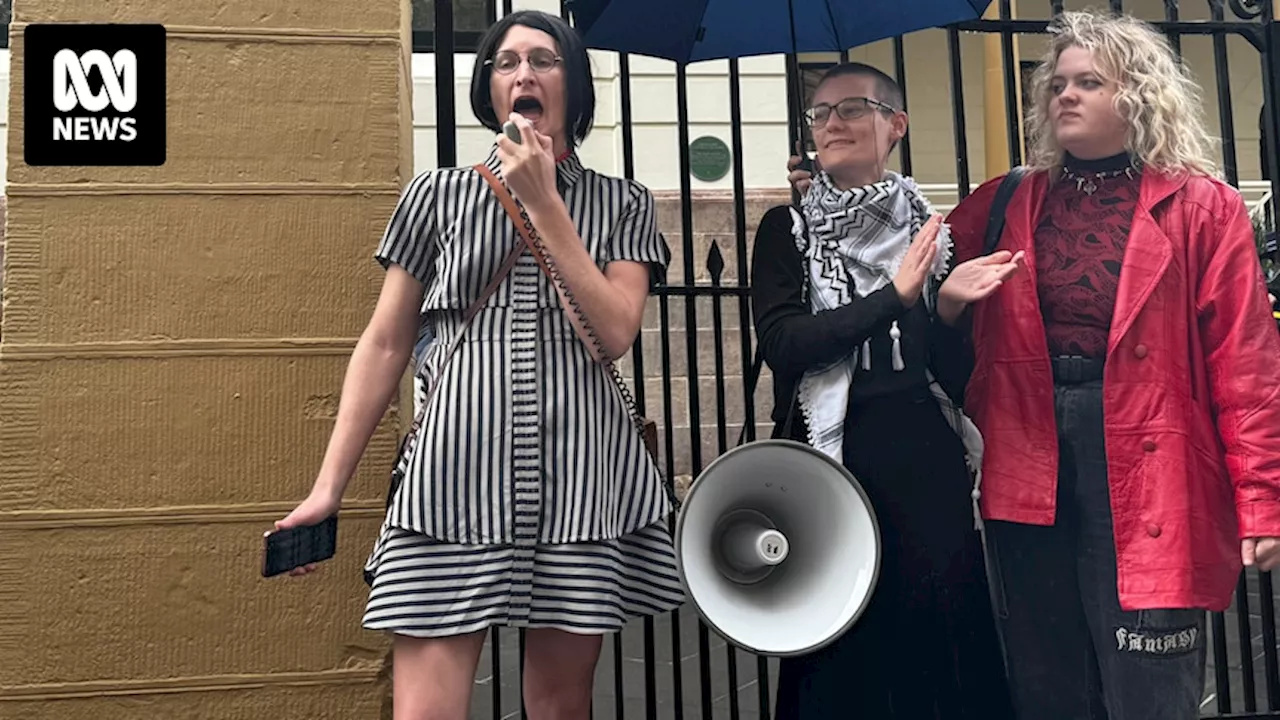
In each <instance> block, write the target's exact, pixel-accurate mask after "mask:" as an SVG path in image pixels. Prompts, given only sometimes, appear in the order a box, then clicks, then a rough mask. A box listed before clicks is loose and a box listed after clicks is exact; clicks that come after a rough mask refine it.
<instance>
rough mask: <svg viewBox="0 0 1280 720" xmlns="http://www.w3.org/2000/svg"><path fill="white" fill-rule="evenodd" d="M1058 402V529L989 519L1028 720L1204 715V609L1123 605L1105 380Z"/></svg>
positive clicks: (1009, 645) (999, 599) (1021, 713)
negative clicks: (1139, 608) (1105, 416)
mask: <svg viewBox="0 0 1280 720" xmlns="http://www.w3.org/2000/svg"><path fill="white" fill-rule="evenodd" d="M1056 406H1057V422H1058V442H1059V446H1060V450H1059V471H1058V496H1057V507H1058V511H1057V522H1056V523H1055V524H1054V525H1053V526H1051V527H1042V526H1034V525H1021V524H1015V523H1006V522H997V521H990V522H988V523H987V542H988V550H989V551H990V552H991V555H992V568H993V575H994V576H995V577H993V582H995V583H996V591H997V592H996V611H997V614H998V615H999V617H1000V622H1001V626H1002V630H1003V635H1004V642H1005V646H1006V649H1007V652H1008V659H1009V679H1010V683H1011V685H1012V688H1013V694H1014V701H1015V705H1016V706H1017V709H1018V717H1019V718H1023V719H1025V720H1191V719H1192V718H1196V717H1199V705H1200V697H1201V695H1202V693H1203V689H1204V664H1205V638H1204V629H1205V613H1204V611H1202V610H1189V609H1177V608H1174V609H1163V610H1142V611H1136V612H1126V611H1123V610H1121V609H1120V598H1119V593H1118V591H1117V589H1116V550H1115V539H1114V537H1113V533H1112V526H1111V495H1110V488H1109V486H1108V483H1107V458H1106V450H1105V445H1104V443H1103V425H1102V383H1101V382H1092V383H1087V384H1082V385H1076V386H1065V387H1062V386H1060V387H1058V388H1057V390H1056Z"/></svg>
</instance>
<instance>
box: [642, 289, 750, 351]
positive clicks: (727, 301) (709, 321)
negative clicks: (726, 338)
mask: <svg viewBox="0 0 1280 720" xmlns="http://www.w3.org/2000/svg"><path fill="white" fill-rule="evenodd" d="M688 302H689V300H688V298H683V297H668V298H666V311H665V313H664V312H663V307H662V305H663V301H662V299H660V298H658V297H656V296H650V297H649V299H648V301H647V302H646V303H645V306H644V317H643V318H642V319H641V324H640V326H641V327H642V328H645V329H650V330H659V329H661V328H662V318H663V316H664V315H665V317H666V319H667V327H668V328H669V329H670V330H671V336H672V338H673V342H674V338H676V337H679V338H680V342H684V331H685V328H686V327H687V322H688V318H687V317H686V310H687V304H688ZM717 305H719V307H720V322H721V326H722V328H723V329H724V331H726V332H727V331H729V330H740V329H741V327H742V325H741V320H740V318H741V314H740V312H739V308H740V307H741V301H740V299H739V298H737V297H733V296H725V297H719V298H712V297H697V298H694V300H693V316H694V321H695V323H696V324H695V325H694V327H695V328H697V329H698V338H699V341H702V339H703V338H704V337H709V338H714V335H715V333H714V332H713V331H714V330H715V310H714V309H715V306H717ZM750 306H751V302H750V299H749V298H748V300H747V317H748V319H750ZM646 342H647V340H646Z"/></svg>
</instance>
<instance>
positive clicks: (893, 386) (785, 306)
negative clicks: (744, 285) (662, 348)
mask: <svg viewBox="0 0 1280 720" xmlns="http://www.w3.org/2000/svg"><path fill="white" fill-rule="evenodd" d="M804 263H805V261H804V257H803V256H802V255H801V254H800V251H799V249H798V248H797V247H796V244H795V238H794V236H793V235H792V234H791V213H790V211H789V208H788V207H787V206H785V205H782V206H778V207H775V208H772V209H770V210H769V211H768V212H767V213H765V215H764V217H763V218H762V219H761V221H760V227H759V228H758V229H757V231H756V239H755V250H754V254H753V257H752V264H751V303H752V315H753V316H754V319H755V328H756V337H757V341H758V342H759V343H760V349H761V352H763V354H764V360H765V362H766V363H768V365H769V369H770V370H772V371H773V395H774V408H773V412H772V415H771V417H772V419H773V421H774V423H775V427H774V433H773V434H774V437H781V436H782V435H783V432H782V431H783V426H784V425H785V423H786V421H787V414H788V410H789V408H791V407H792V401H793V399H794V396H795V390H796V385H797V383H799V381H800V378H801V376H802V375H803V374H804V372H805V371H806V370H809V369H811V368H816V367H824V366H827V365H830V364H831V363H833V362H835V361H837V360H840V359H841V358H844V357H847V356H848V355H849V354H850V353H853V352H854V351H856V350H857V349H858V348H859V347H860V346H861V345H862V343H863V341H864V340H867V339H868V338H870V339H871V368H870V369H869V370H867V369H864V368H863V367H862V363H861V361H860V362H859V363H858V369H857V370H856V371H855V373H854V383H853V387H852V388H851V390H850V403H857V402H859V401H862V400H866V399H869V398H872V397H878V396H882V395H886V394H893V393H899V392H904V391H910V390H912V389H916V388H924V387H925V386H926V385H927V379H926V375H925V370H926V368H928V369H932V370H933V373H934V376H935V377H936V378H937V379H938V382H939V383H940V384H941V385H942V387H943V389H944V390H945V391H946V392H947V394H948V395H949V396H950V397H951V398H952V400H954V401H955V402H957V403H959V402H961V400H962V399H963V393H964V385H965V383H967V382H968V376H969V373H970V372H971V370H972V367H971V364H972V361H971V359H970V358H971V353H969V352H968V350H967V348H966V347H965V343H966V342H967V338H966V337H965V335H964V334H962V333H959V332H956V331H955V330H953V329H951V328H949V327H947V326H946V325H945V324H944V323H941V322H935V321H934V320H933V319H932V318H931V316H930V313H929V311H928V310H927V309H926V308H925V306H924V302H923V301H920V300H917V301H916V302H915V303H913V304H912V305H911V307H904V306H903V304H902V301H901V299H900V298H899V297H898V292H897V290H896V289H895V288H894V287H893V285H892V284H889V285H886V286H885V287H883V288H881V289H879V290H876V291H875V292H872V293H870V294H869V295H867V296H866V297H861V296H858V295H857V294H855V295H854V297H853V300H852V301H851V302H850V303H849V304H848V305H845V306H843V307H840V308H837V309H835V310H826V311H822V312H819V313H817V314H814V313H812V312H811V311H810V310H809V304H808V299H807V297H806V296H805V292H804V290H805V287H804V286H805V280H804V277H805V267H804ZM894 320H896V321H898V329H899V330H900V331H901V339H900V342H901V351H902V358H903V360H904V365H905V367H904V369H903V370H901V371H896V370H894V369H893V366H892V356H891V352H892V340H891V338H890V336H889V328H890V326H891V325H892V323H893V321H894ZM939 360H942V362H938V361H939ZM787 435H788V436H789V437H790V438H791V439H795V440H801V441H803V440H804V439H805V437H806V432H805V429H804V418H803V417H802V416H801V414H800V411H799V408H798V406H797V407H796V409H795V411H794V416H793V418H792V420H791V431H790V433H788V434H787Z"/></svg>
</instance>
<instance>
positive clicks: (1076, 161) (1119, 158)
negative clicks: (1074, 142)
mask: <svg viewBox="0 0 1280 720" xmlns="http://www.w3.org/2000/svg"><path fill="white" fill-rule="evenodd" d="M1062 165H1063V166H1064V167H1066V168H1068V169H1069V170H1071V171H1073V172H1077V173H1091V174H1092V173H1106V172H1117V171H1120V170H1126V169H1128V168H1134V169H1135V170H1136V169H1137V163H1135V162H1134V161H1133V157H1132V156H1130V155H1129V153H1128V152H1122V153H1119V154H1117V155H1112V156H1110V157H1104V158H1097V159H1096V160H1081V159H1080V158H1077V157H1075V156H1073V155H1072V154H1071V153H1066V154H1065V155H1064V156H1063V158H1062Z"/></svg>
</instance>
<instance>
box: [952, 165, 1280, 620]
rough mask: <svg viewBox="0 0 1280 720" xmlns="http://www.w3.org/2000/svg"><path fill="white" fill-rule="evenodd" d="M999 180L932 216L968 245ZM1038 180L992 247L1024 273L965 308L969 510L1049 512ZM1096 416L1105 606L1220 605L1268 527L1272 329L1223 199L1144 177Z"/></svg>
mask: <svg viewBox="0 0 1280 720" xmlns="http://www.w3.org/2000/svg"><path fill="white" fill-rule="evenodd" d="M997 185H999V178H996V179H994V180H991V181H990V182H987V183H986V184H985V185H983V186H982V187H981V188H980V189H978V190H977V191H975V192H974V193H973V194H972V195H971V196H969V197H968V198H966V199H965V200H964V201H963V202H961V203H960V205H959V206H958V207H957V208H956V209H955V210H954V211H953V212H952V213H951V215H950V217H949V218H948V222H949V223H950V226H951V232H952V236H953V238H954V239H955V243H956V256H957V259H958V261H960V262H963V261H964V260H968V259H970V258H973V257H974V256H976V255H977V254H979V253H980V252H981V251H982V242H983V234H984V232H985V228H986V225H987V216H988V212H989V209H990V206H991V202H992V199H993V196H994V194H995V190H996V187H997ZM1047 189H1048V176H1047V175H1046V174H1045V173H1034V174H1031V175H1028V176H1027V177H1026V178H1025V179H1024V180H1023V183H1022V185H1021V187H1019V188H1018V191H1017V193H1016V194H1015V195H1014V197H1013V199H1012V201H1011V202H1010V204H1009V209H1008V213H1007V214H1006V218H1007V220H1006V223H1007V224H1006V226H1005V230H1004V234H1003V236H1002V238H1001V240H1000V244H999V248H1000V249H1008V250H1013V251H1017V250H1025V251H1026V258H1027V267H1026V272H1023V273H1021V274H1019V275H1018V276H1017V277H1015V278H1013V279H1011V280H1010V281H1009V282H1007V283H1006V284H1005V285H1004V286H1003V287H1001V288H1000V289H999V290H998V291H997V292H996V293H995V294H994V295H993V296H992V297H990V298H988V299H987V300H985V301H983V302H981V303H978V304H977V305H976V306H975V307H974V312H973V346H974V360H975V368H974V372H973V376H972V377H971V379H970V381H969V385H968V388H967V391H966V400H965V408H966V410H967V411H968V413H969V414H970V416H971V417H972V418H973V420H974V422H975V423H976V424H977V425H978V427H979V429H981V431H982V435H983V439H984V440H985V443H986V449H985V454H984V458H983V479H982V497H981V501H980V502H981V508H982V514H983V516H984V517H986V518H988V519H993V520H1008V521H1013V522H1020V523H1028V524H1035V525H1049V524H1052V523H1053V522H1054V510H1055V508H1054V503H1055V491H1056V487H1057V470H1058V467H1057V465H1058V443H1057V433H1056V429H1055V422H1054V406H1053V405H1054V399H1053V379H1052V376H1051V372H1050V369H1049V355H1048V349H1047V344H1046V341H1045V333H1044V324H1043V321H1042V318H1041V314H1040V306H1039V299H1038V294H1037V291H1036V269H1035V257H1034V256H1035V253H1034V252H1033V244H1032V234H1033V231H1034V228H1035V226H1036V223H1037V221H1038V218H1039V214H1040V207H1041V204H1042V202H1043V200H1044V196H1045V193H1046V190H1047ZM1117 292H1118V295H1117V298H1116V306H1115V315H1114V317H1113V320H1112V326H1111V334H1110V339H1109V341H1108V346H1107V357H1106V370H1105V376H1104V378H1103V396H1104V397H1103V413H1104V416H1105V418H1106V419H1105V434H1106V448H1107V467H1108V473H1109V480H1110V485H1111V508H1112V513H1113V517H1114V524H1115V543H1116V557H1117V564H1118V569H1119V593H1120V604H1121V606H1122V607H1123V608H1124V609H1126V610H1138V609H1153V608H1206V609H1209V610H1223V609H1225V608H1226V607H1227V605H1228V604H1229V602H1230V600H1231V595H1232V592H1233V590H1234V588H1235V584H1236V580H1237V578H1238V577H1239V573H1240V568H1241V560H1240V540H1241V538H1245V537H1273V536H1280V401H1278V400H1277V395H1278V394H1280V334H1278V333H1277V330H1276V324H1275V321H1274V319H1273V318H1272V315H1271V312H1270V303H1269V302H1268V300H1267V291H1266V287H1265V285H1264V281H1263V276H1262V271H1261V267H1260V264H1259V262H1258V259H1257V251H1256V250H1255V245H1254V239H1253V229H1252V227H1251V225H1250V222H1249V219H1248V216H1247V214H1246V211H1245V207H1244V203H1243V201H1242V200H1241V198H1240V195H1239V193H1238V192H1237V191H1236V190H1235V189H1234V188H1232V187H1231V186H1229V185H1227V184H1225V183H1223V182H1220V181H1218V180H1215V179H1211V178H1206V177H1202V176H1189V175H1186V174H1181V175H1177V176H1167V175H1160V174H1158V173H1155V172H1147V173H1144V176H1143V179H1142V185H1141V191H1140V193H1139V200H1138V207H1137V209H1136V210H1135V212H1134V218H1133V224H1132V229H1131V230H1130V234H1129V240H1128V245H1127V248H1126V250H1125V257H1124V264H1123V265H1122V269H1121V272H1120V280H1119V288H1118V291H1117Z"/></svg>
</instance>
